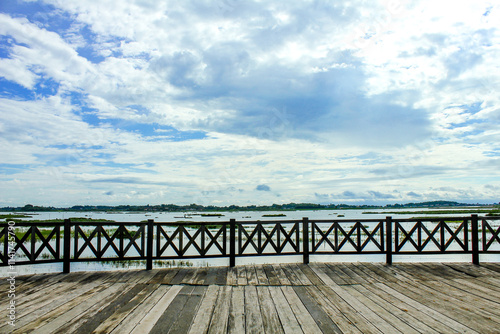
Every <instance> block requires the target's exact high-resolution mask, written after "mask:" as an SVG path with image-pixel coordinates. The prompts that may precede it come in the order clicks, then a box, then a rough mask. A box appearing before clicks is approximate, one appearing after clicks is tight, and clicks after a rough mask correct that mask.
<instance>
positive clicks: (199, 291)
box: [151, 286, 207, 334]
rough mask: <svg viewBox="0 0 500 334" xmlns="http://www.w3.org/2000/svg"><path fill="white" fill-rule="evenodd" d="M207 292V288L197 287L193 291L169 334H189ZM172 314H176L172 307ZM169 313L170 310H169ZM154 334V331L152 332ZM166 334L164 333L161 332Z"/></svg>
mask: <svg viewBox="0 0 500 334" xmlns="http://www.w3.org/2000/svg"><path fill="white" fill-rule="evenodd" d="M205 290H207V286H195V287H194V289H193V291H191V293H190V295H189V297H188V300H187V301H186V303H185V304H184V308H183V309H182V311H181V313H180V314H179V316H178V317H177V319H176V321H175V323H174V324H173V325H172V326H171V327H170V330H169V333H182V334H184V333H187V332H188V330H189V328H190V326H191V323H192V322H193V319H194V318H195V316H196V312H197V311H198V306H199V304H200V302H201V300H202V298H203V295H204V293H205ZM171 308H172V310H171V312H175V311H176V309H174V308H173V307H172V305H171ZM167 311H168V309H167ZM151 333H153V331H151ZM161 333H164V332H161Z"/></svg>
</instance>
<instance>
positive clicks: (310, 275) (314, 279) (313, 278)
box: [297, 263, 324, 285]
mask: <svg viewBox="0 0 500 334" xmlns="http://www.w3.org/2000/svg"><path fill="white" fill-rule="evenodd" d="M297 267H298V268H299V269H300V270H301V271H302V272H303V273H304V275H306V276H307V279H308V280H309V282H310V283H311V285H321V284H324V283H323V281H322V280H321V279H320V278H319V277H318V275H316V273H315V272H314V271H312V269H311V268H310V267H309V265H308V264H303V263H299V264H297Z"/></svg>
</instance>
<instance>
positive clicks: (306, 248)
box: [302, 217, 309, 264]
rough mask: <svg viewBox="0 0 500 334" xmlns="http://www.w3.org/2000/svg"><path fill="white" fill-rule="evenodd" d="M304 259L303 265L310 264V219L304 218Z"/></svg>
mask: <svg viewBox="0 0 500 334" xmlns="http://www.w3.org/2000/svg"><path fill="white" fill-rule="evenodd" d="M302 257H303V261H302V262H303V263H304V264H309V218H307V217H304V218H302Z"/></svg>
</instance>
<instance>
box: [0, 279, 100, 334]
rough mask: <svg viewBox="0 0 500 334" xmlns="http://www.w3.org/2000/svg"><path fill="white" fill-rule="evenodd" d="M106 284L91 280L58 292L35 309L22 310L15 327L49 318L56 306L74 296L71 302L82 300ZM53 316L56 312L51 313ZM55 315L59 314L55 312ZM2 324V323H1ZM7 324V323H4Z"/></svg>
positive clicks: (0, 328)
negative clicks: (76, 287) (70, 289)
mask: <svg viewBox="0 0 500 334" xmlns="http://www.w3.org/2000/svg"><path fill="white" fill-rule="evenodd" d="M106 287H107V286H103V285H101V284H99V282H92V283H88V284H83V285H81V286H80V287H79V289H73V290H72V291H68V292H66V293H64V294H58V295H56V296H54V297H53V299H52V300H49V301H48V303H41V304H39V305H37V308H36V309H31V310H22V314H23V316H22V317H19V318H18V319H17V322H16V328H23V326H25V325H29V324H34V323H35V322H39V321H40V320H41V319H44V320H45V319H47V318H48V319H51V317H50V315H49V314H48V313H49V312H51V311H53V310H55V309H56V308H58V307H60V306H61V305H64V304H66V303H71V302H73V300H74V299H75V298H79V299H78V301H76V302H73V304H74V305H77V304H78V303H80V302H82V301H83V300H85V299H87V298H90V297H91V296H92V295H93V293H94V292H97V291H99V290H102V289H105V288H106ZM52 315H53V316H55V315H56V313H52ZM57 315H59V314H58V313H57ZM2 325H4V324H2ZM5 326H7V324H5ZM3 327H4V326H2V327H0V331H3V330H5V328H3Z"/></svg>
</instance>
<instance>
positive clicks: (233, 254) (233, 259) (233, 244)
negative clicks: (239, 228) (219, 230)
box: [229, 218, 236, 267]
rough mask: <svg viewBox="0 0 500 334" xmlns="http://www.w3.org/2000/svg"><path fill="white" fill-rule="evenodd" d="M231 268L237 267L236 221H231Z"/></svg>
mask: <svg viewBox="0 0 500 334" xmlns="http://www.w3.org/2000/svg"><path fill="white" fill-rule="evenodd" d="M229 266H230V267H234V266H236V219H233V218H231V219H230V220H229Z"/></svg>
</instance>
